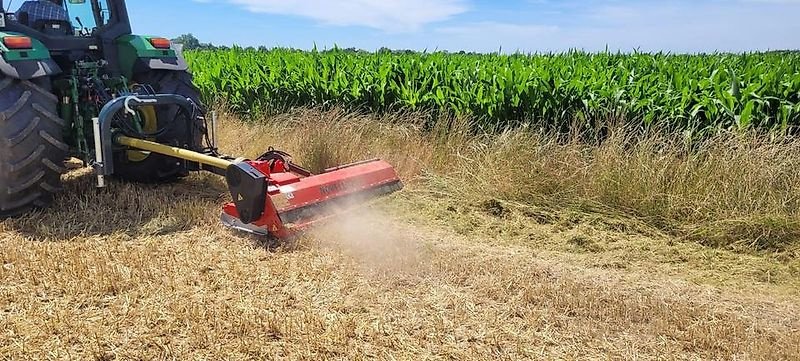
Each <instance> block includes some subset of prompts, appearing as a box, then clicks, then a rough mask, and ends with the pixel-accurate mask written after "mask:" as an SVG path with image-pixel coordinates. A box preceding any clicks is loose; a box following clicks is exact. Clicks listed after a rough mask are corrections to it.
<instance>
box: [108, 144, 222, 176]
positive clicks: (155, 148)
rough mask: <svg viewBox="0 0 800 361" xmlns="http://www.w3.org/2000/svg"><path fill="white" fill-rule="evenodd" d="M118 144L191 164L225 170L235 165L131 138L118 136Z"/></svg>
mask: <svg viewBox="0 0 800 361" xmlns="http://www.w3.org/2000/svg"><path fill="white" fill-rule="evenodd" d="M116 142H117V143H119V144H122V145H125V146H128V147H131V148H136V149H141V150H146V151H150V152H153V153H158V154H163V155H166V156H170V157H173V158H178V159H184V160H188V161H190V162H197V163H200V164H203V165H208V166H211V167H215V168H219V169H223V170H224V169H228V167H229V166H231V165H232V164H233V163H232V162H230V161H227V160H225V159H220V158H217V157H212V156H210V155H205V154H201V153H197V152H192V151H191V150H186V149H183V148H177V147H170V146H168V145H163V144H159V143H155V142H150V141H147V140H142V139H136V138H130V137H126V136H118V137H117V138H116Z"/></svg>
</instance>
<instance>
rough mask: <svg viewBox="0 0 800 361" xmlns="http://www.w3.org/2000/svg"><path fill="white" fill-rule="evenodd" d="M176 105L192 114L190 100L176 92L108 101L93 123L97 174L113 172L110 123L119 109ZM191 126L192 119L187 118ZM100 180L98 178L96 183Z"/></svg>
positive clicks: (112, 143)
mask: <svg viewBox="0 0 800 361" xmlns="http://www.w3.org/2000/svg"><path fill="white" fill-rule="evenodd" d="M165 105H177V106H180V107H181V108H183V110H184V111H186V114H192V110H193V106H194V105H193V104H192V102H191V101H190V100H189V99H187V98H185V97H182V96H180V95H176V94H156V95H136V96H134V95H130V96H123V97H119V98H115V99H113V100H111V101H110V102H108V103H107V104H106V105H105V106H104V107H103V109H102V110H100V116H99V117H98V118H97V124H96V125H95V130H94V133H95V134H94V137H95V152H96V158H97V159H96V164H95V170H96V172H97V175H98V176H110V175H112V174H114V141H113V139H112V134H111V133H112V132H111V123H112V121H113V120H114V117H115V116H116V115H117V113H119V112H120V111H128V110H133V109H135V108H139V107H142V106H165ZM189 122H190V124H187V127H191V126H192V124H191V122H194V120H193V119H190V120H189ZM100 182H101V180H100V178H98V185H99V183H100Z"/></svg>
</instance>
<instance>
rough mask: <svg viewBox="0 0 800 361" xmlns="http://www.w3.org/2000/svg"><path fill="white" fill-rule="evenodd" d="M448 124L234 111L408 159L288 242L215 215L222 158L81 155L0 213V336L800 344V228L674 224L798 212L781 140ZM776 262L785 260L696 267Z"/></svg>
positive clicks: (343, 151) (288, 344)
mask: <svg viewBox="0 0 800 361" xmlns="http://www.w3.org/2000/svg"><path fill="white" fill-rule="evenodd" d="M454 123H455V124H456V126H455V127H452V124H451V125H448V126H444V125H442V126H441V128H440V129H435V130H434V131H433V132H429V133H425V132H422V131H420V130H419V129H418V127H416V126H414V125H413V124H409V123H408V121H407V117H403V116H395V118H393V119H383V121H381V122H378V121H375V120H371V119H370V118H369V117H361V116H354V115H347V114H341V113H337V112H331V113H322V114H319V113H315V112H310V111H309V112H298V113H294V114H289V115H285V116H281V117H278V118H275V119H270V120H269V123H267V124H264V125H247V124H242V123H239V122H237V121H236V120H234V119H230V118H225V119H224V124H223V126H222V129H224V131H225V134H223V136H222V141H223V142H224V145H225V148H226V150H227V151H228V152H230V153H236V154H246V155H250V156H255V155H257V154H258V153H259V152H262V151H263V150H264V148H265V147H266V146H268V145H276V146H280V147H281V148H284V149H287V150H289V151H291V152H295V153H297V156H298V160H299V161H302V162H306V163H310V164H311V165H312V166H314V167H324V166H327V165H330V164H332V163H340V162H346V161H350V160H356V159H361V158H365V157H367V158H368V157H372V156H381V157H383V158H386V159H388V160H390V161H391V162H393V163H394V164H397V166H398V169H399V170H400V172H401V174H402V175H403V176H404V177H405V178H406V179H408V180H411V182H410V187H409V189H408V190H407V191H405V192H403V193H400V194H398V195H396V196H393V197H391V198H390V199H388V200H387V202H385V203H384V204H382V205H380V206H377V207H373V208H371V209H369V210H368V211H367V212H363V213H356V214H351V215H349V216H348V217H346V218H343V219H342V220H340V221H339V222H337V223H334V224H331V225H330V226H329V227H326V228H323V229H320V230H318V231H317V232H315V234H312V235H309V237H307V238H305V239H301V240H299V241H297V242H296V243H292V244H284V245H271V246H269V247H265V246H264V245H263V244H260V243H258V242H255V241H253V240H249V239H247V238H243V237H241V236H239V235H236V234H232V233H230V232H228V231H226V230H224V229H223V228H222V227H221V226H220V225H219V224H218V222H217V220H216V216H217V212H218V207H219V204H220V203H221V202H222V201H223V199H224V198H226V197H227V196H226V195H225V189H224V185H223V184H222V183H221V182H220V180H219V179H217V178H215V177H212V176H194V177H192V178H190V179H187V180H185V181H183V182H181V183H179V184H176V185H171V186H164V187H152V186H140V185H126V184H121V183H118V182H115V183H113V184H112V186H111V188H109V189H108V190H105V191H102V192H99V193H96V192H95V191H94V190H93V189H92V179H91V177H90V176H89V175H88V174H86V173H85V172H84V173H81V172H77V173H73V174H71V175H70V176H69V177H68V179H67V182H66V188H67V189H66V193H65V195H63V196H62V197H60V199H59V200H58V204H57V205H56V207H55V208H54V209H53V210H50V211H46V212H40V213H37V214H34V215H32V216H30V217H27V218H25V219H20V220H11V221H3V222H2V223H0V266H2V268H0V330H2V331H0V359H2V358H8V359H103V360H108V359H113V358H116V359H264V358H291V359H367V358H377V359H409V360H417V359H457V360H470V359H475V360H478V359H542V358H546V359H636V358H642V359H742V360H747V359H769V360H775V359H787V360H790V359H798V355H800V307H799V306H798V304H797V302H796V301H795V300H796V296H797V294H798V292H797V291H798V289H800V288H798V283H797V279H798V277H797V276H798V274H797V269H796V268H792V267H795V266H794V265H795V264H796V263H793V262H796V258H794V254H793V253H792V252H793V251H792V247H793V246H794V245H793V244H792V242H786V243H785V244H783V243H781V244H780V245H777V246H774V247H775V248H776V249H777V248H780V250H781V252H780V253H779V254H778V255H776V256H770V255H766V254H764V253H758V252H755V253H754V252H752V250H753V249H756V248H759V247H754V248H753V247H749V246H748V247H743V248H742V249H732V250H726V249H724V247H711V248H710V247H704V246H702V245H700V244H699V243H697V242H694V241H681V240H680V239H676V238H675V237H673V236H672V235H670V234H663V233H662V232H661V231H662V230H665V229H667V230H672V229H674V230H676V232H679V231H680V232H683V233H681V234H683V235H693V236H694V237H699V238H697V239H698V240H701V241H702V243H708V244H717V243H715V242H716V241H713V242H712V241H710V240H711V239H730V234H732V233H731V231H730V230H729V229H728V228H727V227H720V228H719V229H720V230H722V232H723V233H724V234H725V237H723V238H714V237H707V238H706V236H705V235H702V236H701V234H703V233H700V232H698V233H692V232H690V231H692V230H698V229H713V228H712V227H711V226H708V224H711V223H709V222H711V221H713V220H720V221H722V220H725V219H737V217H741V218H744V217H742V215H745V214H748V213H747V212H749V211H752V210H753V209H757V210H760V211H762V212H760V213H761V214H763V215H764V216H765V217H774V218H776V219H788V220H792V219H794V218H793V217H795V215H794V213H793V212H794V211H793V210H792V209H789V207H787V206H786V205H787V204H788V202H785V200H787V199H792V198H791V197H792V196H793V194H795V193H793V192H796V190H795V189H794V188H792V187H794V186H793V185H792V184H790V182H791V181H792V180H793V179H794V178H792V177H795V175H793V174H791V172H789V171H788V168H789V167H791V166H792V164H793V163H792V162H793V161H794V158H793V157H792V155H791V154H789V153H788V152H787V153H782V152H779V151H778V150H777V149H776V147H774V146H768V145H764V144H761V143H758V142H756V141H753V140H742V139H738V140H736V139H733V138H725V139H724V141H726V142H741V143H737V144H741V146H742V148H740V149H737V150H732V148H730V147H728V148H726V147H724V146H722V145H719V144H725V143H722V142H723V140H720V141H719V143H709V145H707V146H705V147H703V148H701V150H699V151H698V152H697V153H692V154H691V155H687V154H686V153H685V152H679V151H678V149H679V148H680V147H679V145H678V144H669V143H664V145H663V146H661V145H659V146H658V147H657V148H658V149H653V148H652V147H653V146H655V145H656V143H655V140H653V143H651V145H649V146H648V145H646V144H647V143H643V144H640V145H636V144H634V145H625V142H624V141H623V140H621V139H620V140H614V139H615V138H612V141H609V142H607V143H605V144H604V145H601V146H599V147H597V146H595V147H590V146H587V145H582V144H579V143H575V142H564V143H556V142H550V141H548V140H547V139H546V138H545V136H544V135H541V134H537V133H532V132H529V133H525V132H515V133H511V132H510V133H506V134H503V135H501V136H498V137H476V136H472V135H470V134H469V133H468V132H466V131H464V130H463V129H466V127H465V126H462V125H459V124H460V123H458V122H454ZM448 128H451V129H452V128H454V131H450V132H447V131H445V129H448ZM459 129H462V130H459ZM307 144H311V146H308V147H307V146H306V145H307ZM659 144H660V143H659ZM715 144H716V147H715ZM789 146H790V147H793V146H794V145H792V144H790V145H789ZM648 147H649V148H648ZM759 147H761V148H759ZM615 149H616V150H615ZM766 150H770V151H773V152H775V153H764V152H765V151H766ZM725 152H728V153H725ZM739 152H741V154H742V156H741V157H738V154H739ZM754 152H762V153H761V155H762V156H765V155H768V156H770V157H771V158H770V159H771V160H763V159H762V160H755V159H753V160H748V159H747V157H745V156H746V155H754V154H755V153H754ZM648 154H651V155H649V156H648ZM725 154H727V155H728V156H727V157H722V156H723V155H725ZM504 156H505V158H504ZM714 157H722V158H714ZM681 159H684V160H685V161H681ZM720 162H730V163H727V164H728V165H729V166H736V167H738V168H737V169H735V170H733V171H730V172H729V173H725V174H722V173H724V169H723V167H722V166H719V165H716V164H717V163H720ZM622 165H627V168H626V167H621V166H622ZM602 166H606V167H612V168H611V169H604V168H603V167H602ZM747 166H750V167H755V166H764V167H767V169H762V170H757V169H754V168H744V167H747ZM613 167H618V168H613ZM635 167H639V168H635ZM670 167H671V168H670ZM681 172H683V173H681ZM692 172H695V174H692ZM676 174H683V177H677V176H675V175H676ZM704 175H705V176H704ZM722 175H727V178H720V179H717V180H716V181H714V179H715V177H719V176H722ZM601 176H605V177H607V178H602V177H601ZM414 179H416V181H414ZM603 179H605V180H606V181H603ZM659 179H660V180H661V181H660V182H654V183H652V185H650V186H647V183H645V182H646V181H650V180H659ZM741 180H748V181H749V183H746V185H743V186H740V187H735V186H734V185H735V184H736V183H731V182H733V181H741ZM767 181H769V182H770V183H769V184H770V186H771V187H774V189H773V190H770V189H768V188H767V187H765V186H764V185H765V184H767V183H766V182H767ZM701 185H702V186H701ZM692 192H695V193H692ZM659 194H660V195H661V198H658V197H656V195H659ZM692 194H694V195H695V196H696V197H695V198H692V197H690V196H691V195H692ZM625 195H628V197H629V199H627V200H626V199H625V197H624V196H625ZM664 195H669V197H664ZM755 195H760V196H759V197H755V198H753V199H751V198H750V197H751V196H752V197H754V196H755ZM781 195H783V196H781ZM734 196H737V197H740V198H734ZM782 197H783V198H782ZM736 199H740V200H743V201H745V200H746V202H744V203H743V204H740V205H738V206H737V203H735V200H736ZM656 200H660V202H656ZM782 202H783V204H784V206H783V208H782V207H781V206H780V204H782ZM690 204H691V205H692V207H694V208H692V209H695V208H698V209H699V210H700V213H691V214H684V213H683V212H684V211H685V209H686V208H685V207H687V205H690ZM732 206H735V207H732ZM715 207H716V208H719V209H713V208H715ZM748 207H750V208H748ZM648 209H651V210H652V213H648V212H647V210H648ZM656 210H661V211H663V213H661V214H662V215H661V216H658V215H659V214H660V213H658V212H656ZM704 212H705V213H704ZM697 215H701V216H703V217H699V218H696V219H695V218H694V217H697ZM747 222H751V223H753V224H762V222H758V221H757V220H753V219H747ZM712 223H713V222H712ZM744 224H747V223H744ZM701 226H702V227H701ZM748 229H750V228H748ZM769 229H770V230H772V229H773V228H769ZM742 234H744V233H742ZM703 239H709V241H703ZM769 239H771V240H772V239H775V238H769ZM733 244H737V243H736V242H728V241H725V242H722V243H720V244H719V245H724V246H725V247H730V246H731V245H733ZM759 244H760V243H759ZM770 247H773V246H770ZM762 248H768V247H762ZM743 249H744V250H748V252H749V253H748V254H742V253H737V252H736V251H741V250H743ZM676 259H681V260H684V261H683V263H678V264H673V263H671V262H673V261H675V260H676ZM762 267H763V268H766V269H768V270H769V272H774V273H775V274H776V275H778V276H779V279H780V282H776V281H775V280H773V279H764V280H752V281H750V280H745V282H743V283H730V284H728V283H726V284H722V285H714V286H709V285H708V284H713V283H712V282H705V281H706V280H708V279H709V277H708V275H714V276H715V277H716V276H720V275H724V274H726V273H730V274H732V275H733V276H735V277H737V278H740V277H741V276H742V275H751V274H753V275H755V274H758V272H759V269H760V268H762ZM664 270H667V272H662V271H664ZM693 272H701V273H703V274H705V275H706V276H704V277H701V278H700V279H701V280H703V281H702V284H700V285H698V284H694V283H693V282H694V281H696V280H697V279H696V278H695V277H694V276H695V273H693ZM687 281H688V282H687ZM746 283H752V284H746Z"/></svg>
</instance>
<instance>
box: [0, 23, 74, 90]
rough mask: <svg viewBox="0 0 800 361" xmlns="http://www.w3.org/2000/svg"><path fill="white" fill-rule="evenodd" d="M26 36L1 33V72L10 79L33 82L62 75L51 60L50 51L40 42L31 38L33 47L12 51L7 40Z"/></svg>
mask: <svg viewBox="0 0 800 361" xmlns="http://www.w3.org/2000/svg"><path fill="white" fill-rule="evenodd" d="M19 36H26V35H24V34H20V33H14V32H0V53H2V56H0V71H1V72H3V74H5V75H6V76H8V77H11V78H15V79H21V80H31V79H35V78H39V77H43V76H52V75H55V74H59V73H61V68H60V67H59V66H58V64H56V62H55V61H53V59H52V58H50V51H49V50H48V49H47V47H45V46H44V44H42V42H40V41H39V40H36V39H33V38H30V41H31V44H30V45H31V47H30V48H24V49H10V48H8V46H6V43H5V38H7V37H19Z"/></svg>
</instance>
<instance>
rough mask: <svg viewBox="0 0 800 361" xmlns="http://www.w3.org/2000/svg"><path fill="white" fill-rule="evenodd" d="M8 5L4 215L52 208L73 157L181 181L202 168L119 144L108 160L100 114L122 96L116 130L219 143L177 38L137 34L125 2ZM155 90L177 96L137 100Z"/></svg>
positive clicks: (0, 199)
mask: <svg viewBox="0 0 800 361" xmlns="http://www.w3.org/2000/svg"><path fill="white" fill-rule="evenodd" d="M10 2H12V1H8V2H7V3H10ZM9 10H11V9H10V8H7V7H6V4H4V2H3V0H0V11H2V14H0V53H2V57H0V218H6V217H13V216H18V215H21V214H24V213H25V212H27V211H29V210H31V209H34V208H43V207H47V206H48V205H49V204H50V203H51V202H52V200H53V196H54V194H56V193H57V192H58V191H59V190H60V189H61V174H62V173H63V172H64V171H65V168H64V160H65V159H68V158H70V157H74V158H77V159H80V160H83V161H84V162H85V163H86V164H88V165H92V166H95V168H96V169H98V168H103V167H104V166H105V168H104V169H100V170H102V172H101V173H103V174H104V175H113V176H115V177H118V178H120V179H123V180H128V181H134V182H168V181H173V180H176V179H178V178H180V177H184V176H186V175H188V174H189V172H190V171H191V170H198V169H199V168H200V167H201V166H200V165H199V163H198V162H192V161H188V160H185V159H180V158H176V157H172V156H168V155H164V154H158V153H154V152H149V151H144V150H141V149H133V148H131V147H125V146H121V145H120V144H114V145H113V146H111V145H107V146H105V147H104V148H107V149H104V150H103V151H105V153H106V154H105V155H106V157H107V158H111V159H104V158H103V154H102V152H98V147H99V144H101V142H100V141H101V140H100V139H97V137H99V136H100V134H98V133H99V132H98V131H97V130H98V129H99V128H96V127H95V126H94V124H93V121H94V120H96V119H97V118H98V117H99V115H100V112H101V109H103V107H104V106H106V105H108V104H109V103H111V102H112V101H113V100H115V99H126V101H125V104H122V106H121V109H122V111H119V112H117V113H116V114H111V115H109V116H110V118H111V119H109V120H108V121H107V123H109V124H107V126H108V127H109V128H110V130H109V132H117V133H121V134H125V135H127V136H129V137H133V138H139V139H146V140H150V141H153V142H156V143H159V144H164V145H170V146H174V147H180V148H183V149H187V150H191V151H196V152H199V153H205V154H210V153H213V152H214V150H213V147H212V145H213V144H210V140H209V138H208V133H209V132H208V128H209V127H207V126H206V124H205V118H204V109H203V106H202V104H201V102H200V94H199V92H198V90H197V88H196V87H195V86H194V85H193V84H192V75H191V73H190V72H189V69H188V65H187V64H186V61H185V60H184V58H183V56H182V54H181V51H180V49H179V47H177V46H173V45H172V44H171V43H170V41H169V40H168V39H164V38H160V37H153V36H140V35H133V34H132V33H131V25H130V21H129V19H128V11H127V9H126V6H125V1H123V0H41V1H25V2H24V3H23V4H22V5H21V6H20V7H19V9H17V10H16V11H14V12H10V11H9ZM42 15H45V16H42ZM156 94H167V95H172V96H174V99H172V100H170V99H167V100H164V99H162V100H161V101H157V100H153V99H151V100H149V103H148V102H145V103H148V104H137V107H136V109H135V110H134V109H132V106H131V103H132V102H134V103H136V102H137V101H138V100H140V99H142V97H151V96H154V95H156ZM121 102H122V101H121ZM111 164H113V168H112V167H110V165H111Z"/></svg>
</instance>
